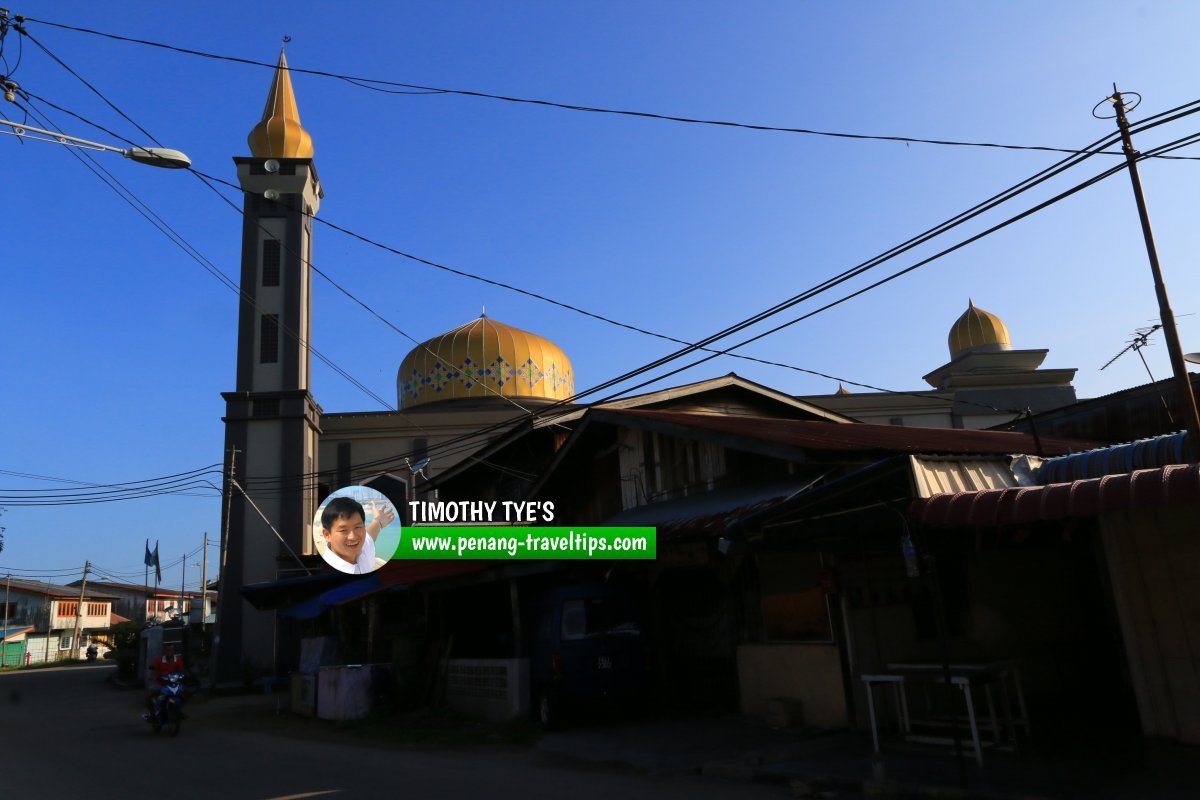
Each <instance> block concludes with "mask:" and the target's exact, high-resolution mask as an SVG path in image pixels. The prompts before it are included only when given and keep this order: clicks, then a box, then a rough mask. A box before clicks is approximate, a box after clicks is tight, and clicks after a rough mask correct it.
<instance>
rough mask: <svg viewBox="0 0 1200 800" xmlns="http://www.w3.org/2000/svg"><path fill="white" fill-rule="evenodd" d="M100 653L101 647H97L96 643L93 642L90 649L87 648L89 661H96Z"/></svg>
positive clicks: (89, 646)
mask: <svg viewBox="0 0 1200 800" xmlns="http://www.w3.org/2000/svg"><path fill="white" fill-rule="evenodd" d="M98 655H100V649H99V648H98V647H96V645H94V644H93V645H88V649H87V660H88V661H95V660H96V657H97V656H98Z"/></svg>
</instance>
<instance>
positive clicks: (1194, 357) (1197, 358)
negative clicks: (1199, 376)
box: [1183, 353, 1200, 364]
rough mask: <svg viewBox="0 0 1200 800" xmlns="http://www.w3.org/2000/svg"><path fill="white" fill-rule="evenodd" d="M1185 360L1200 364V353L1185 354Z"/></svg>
mask: <svg viewBox="0 0 1200 800" xmlns="http://www.w3.org/2000/svg"><path fill="white" fill-rule="evenodd" d="M1183 360H1184V361H1190V362H1192V363H1193V364H1200V353H1185V354H1184V356H1183Z"/></svg>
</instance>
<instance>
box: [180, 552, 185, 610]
mask: <svg viewBox="0 0 1200 800" xmlns="http://www.w3.org/2000/svg"><path fill="white" fill-rule="evenodd" d="M186 585H187V553H184V554H183V563H182V564H180V565H179V615H180V616H183V591H184V588H183V587H184V586H186Z"/></svg>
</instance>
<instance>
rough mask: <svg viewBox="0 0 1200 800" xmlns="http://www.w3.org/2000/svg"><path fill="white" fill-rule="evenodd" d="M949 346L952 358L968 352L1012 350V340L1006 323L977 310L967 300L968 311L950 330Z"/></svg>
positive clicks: (979, 309)
mask: <svg viewBox="0 0 1200 800" xmlns="http://www.w3.org/2000/svg"><path fill="white" fill-rule="evenodd" d="M949 344H950V357H951V358H954V357H955V356H957V355H958V354H959V353H965V352H966V351H968V350H975V351H982V352H995V351H997V350H1011V349H1012V340H1011V339H1010V338H1009V335H1008V326H1007V325H1005V324H1004V321H1003V320H1001V319H1000V318H999V317H997V316H996V315H995V314H993V313H991V312H989V311H984V310H983V309H982V308H976V307H975V303H974V302H972V301H971V300H967V310H966V311H964V312H963V315H962V316H961V317H959V318H958V321H957V322H955V323H954V326H953V327H952V328H950V337H949Z"/></svg>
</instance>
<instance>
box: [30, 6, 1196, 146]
mask: <svg viewBox="0 0 1200 800" xmlns="http://www.w3.org/2000/svg"><path fill="white" fill-rule="evenodd" d="M19 19H20V21H22V22H35V23H38V24H41V25H48V26H50V27H54V28H61V29H63V30H70V31H75V32H77V33H85V34H89V35H92V36H99V37H102V38H105V39H111V40H114V41H119V42H126V43H129V44H138V45H143V46H146V47H154V48H158V49H162V50H168V51H171V52H175V53H181V54H184V55H190V56H196V57H198V58H205V59H210V60H214V61H226V62H230V63H235V64H245V65H248V66H255V67H264V68H268V69H275V68H276V66H277V65H276V64H271V63H268V62H266V61H257V60H255V59H250V58H241V57H238V56H227V55H221V54H217V53H210V52H205V51H203V50H194V49H191V48H187V47H179V46H177V45H171V44H166V43H163V42H155V41H151V40H148V39H138V38H136V37H131V36H121V35H119V34H114V33H106V32H103V31H98V30H95V29H92V28H85V27H81V26H76V25H67V24H65V23H61V22H51V21H50V20H44V19H37V18H35V17H21V18H19ZM18 30H20V31H21V32H23V33H24V34H25V35H27V36H30V38H31V39H32V36H31V35H30V34H29V33H28V30H25V29H23V28H20V27H19V28H18ZM34 41H35V43H36V40H34ZM288 69H289V71H290V72H292V73H296V74H303V75H313V76H317V77H322V78H332V79H335V80H339V81H343V82H346V83H350V84H352V85H354V86H358V87H360V88H363V89H370V90H374V91H380V92H385V93H387V94H396V92H394V91H391V90H389V89H386V88H384V87H396V88H399V89H406V90H414V91H416V92H419V93H421V94H431V95H458V96H462V97H472V98H478V99H487V100H497V101H502V102H505V103H515V104H520V105H532V106H542V107H547V108H557V109H561V110H564V111H581V112H588V113H593V114H608V115H615V116H621V117H633V118H638V119H649V120H657V121H662V122H677V123H685V124H690V125H705V126H714V127H721V128H736V129H742V130H751V131H763V132H772V133H789V134H800V135H805V136H821V137H828V138H835V139H849V140H860V141H880V142H899V143H904V144H928V145H941V146H949V147H979V148H992V149H1001V150H1032V151H1041V152H1050V153H1077V152H1079V151H1077V150H1070V149H1066V148H1061V147H1048V146H1042V145H1017V144H1001V143H997V142H968V141H956V140H952V139H929V138H920V137H915V136H896V135H877V134H863V133H847V132H843V131H826V130H817V129H814V128H799V127H783V126H776V125H764V124H758V123H749V122H737V121H733V120H719V119H703V118H698V117H685V116H678V115H674V114H660V113H654V112H649V111H635V110H630V109H617V108H603V107H600V106H589V105H582V104H578V103H563V102H557V101H553V100H542V99H536V98H529V97H515V96H511V95H503V94H495V93H491V92H482V91H476V90H472V89H450V88H446V87H440V86H424V85H421V84H415V83H404V82H400V81H391V80H386V79H382V78H367V77H362V76H355V75H345V74H339V73H336V72H329V71H326V70H317V69H304V68H300V67H293V66H289V67H288ZM1104 155H1114V156H1121V155H1123V154H1122V153H1120V152H1113V151H1105V152H1104ZM1186 159H1187V160H1200V159H1196V158H1194V157H1186Z"/></svg>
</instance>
